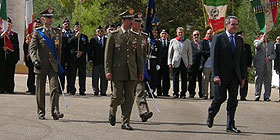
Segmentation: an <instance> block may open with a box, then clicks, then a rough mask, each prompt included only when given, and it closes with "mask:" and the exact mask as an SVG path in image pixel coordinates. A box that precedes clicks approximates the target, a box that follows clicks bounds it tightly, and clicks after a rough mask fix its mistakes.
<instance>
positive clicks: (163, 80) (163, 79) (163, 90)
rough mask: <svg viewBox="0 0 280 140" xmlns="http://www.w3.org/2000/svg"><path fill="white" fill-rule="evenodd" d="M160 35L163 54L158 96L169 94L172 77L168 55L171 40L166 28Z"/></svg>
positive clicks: (161, 56)
mask: <svg viewBox="0 0 280 140" xmlns="http://www.w3.org/2000/svg"><path fill="white" fill-rule="evenodd" d="M160 37H161V38H160V39H159V42H160V43H159V44H160V45H161V47H160V48H161V55H160V56H159V57H160V59H161V63H160V69H159V71H158V76H157V96H162V95H163V96H169V93H168V92H169V88H170V78H169V67H168V64H167V57H168V48H169V44H170V40H169V39H168V33H167V31H166V30H165V29H163V30H162V31H161V33H160Z"/></svg>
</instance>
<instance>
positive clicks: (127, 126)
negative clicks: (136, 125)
mask: <svg viewBox="0 0 280 140" xmlns="http://www.w3.org/2000/svg"><path fill="white" fill-rule="evenodd" d="M121 128H122V129H124V130H133V128H132V127H131V126H130V125H129V124H128V123H126V124H123V125H122V127H121Z"/></svg>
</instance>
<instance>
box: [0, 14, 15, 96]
mask: <svg viewBox="0 0 280 140" xmlns="http://www.w3.org/2000/svg"><path fill="white" fill-rule="evenodd" d="M8 22H9V23H12V21H11V19H10V18H8ZM3 32H4V31H3V30H2V29H1V31H0V34H2V33H3ZM7 36H8V37H9V39H10V41H11V44H12V46H13V49H7V50H6V51H4V47H5V45H4V37H1V38H0V66H1V68H0V93H14V87H15V82H14V76H15V68H16V64H17V62H18V61H19V41H18V34H17V33H15V32H13V31H11V30H9V31H7Z"/></svg>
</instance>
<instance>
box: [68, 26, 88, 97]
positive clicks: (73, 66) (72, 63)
mask: <svg viewBox="0 0 280 140" xmlns="http://www.w3.org/2000/svg"><path fill="white" fill-rule="evenodd" d="M74 32H75V33H74V34H73V35H72V36H71V37H70V38H69V39H68V43H69V50H70V55H69V60H68V62H69V64H68V71H69V74H70V77H71V80H70V94H71V95H75V93H76V88H75V81H76V75H77V71H78V70H79V71H78V72H79V73H78V75H79V86H80V89H79V91H80V92H79V93H80V95H86V94H85V91H86V52H87V47H88V37H87V35H85V34H83V33H81V26H80V24H79V22H76V23H75V26H74Z"/></svg>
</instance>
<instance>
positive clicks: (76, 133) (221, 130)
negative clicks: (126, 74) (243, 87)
mask: <svg viewBox="0 0 280 140" xmlns="http://www.w3.org/2000/svg"><path fill="white" fill-rule="evenodd" d="M26 78H27V77H26V75H16V90H15V91H16V92H17V93H16V94H15V95H12V94H0V110H1V112H0V139H1V140H8V139H26V140H38V139H47V140H48V139H59V140H66V139H67V140H69V139H74V140H77V139H79V140H84V139H94V140H100V139H102V140H105V139H111V140H112V139H136V140H138V139H139V140H143V139H152V140H154V139H166V140H170V139H172V140H177V139H178V140H179V139H188V140H192V139H195V140H200V139H203V140H208V139H209V140H211V139H213V140H225V139H233V140H235V139H244V140H245V139H246V140H247V139H252V140H279V139H280V102H277V101H278V91H276V89H273V90H272V98H271V99H272V101H271V102H263V101H260V102H255V101H253V99H254V97H253V94H254V92H253V90H254V86H253V85H250V92H249V97H248V99H249V101H245V102H241V101H240V102H239V106H238V109H237V113H236V125H237V127H238V128H239V129H241V130H242V132H243V133H241V134H238V135H234V134H227V133H226V132H225V122H226V112H225V107H226V104H223V106H222V108H221V110H220V112H219V114H218V115H217V117H216V118H215V122H214V126H213V128H212V129H209V128H207V126H206V125H205V120H206V117H207V109H208V107H209V105H210V103H211V101H210V100H199V99H184V100H180V99H172V98H158V99H156V101H157V103H158V105H159V107H160V112H156V111H155V106H154V104H153V103H152V101H151V99H148V100H149V105H150V108H151V110H152V111H153V112H154V116H153V118H152V119H151V120H149V121H148V122H147V123H142V122H141V121H140V119H139V117H138V110H137V108H136V106H134V108H133V113H132V116H131V119H132V121H131V122H132V123H131V125H132V126H133V127H134V129H135V130H134V131H124V130H121V129H120V111H118V115H117V122H118V123H117V124H116V126H114V127H111V126H110V125H109V123H108V121H107V117H108V109H109V108H108V105H109V102H110V97H109V96H107V97H96V96H93V94H92V89H91V82H90V81H91V79H87V94H88V95H87V96H83V97H80V96H69V95H67V96H66V100H67V103H68V105H69V107H67V108H66V107H64V106H63V102H62V98H61V100H60V105H61V111H62V112H63V113H64V114H65V117H64V118H63V119H60V120H59V121H54V120H52V119H51V115H50V113H49V112H50V107H49V103H48V102H47V104H46V108H47V113H48V114H47V116H46V118H47V120H44V121H40V120H38V119H37V114H36V101H35V96H34V95H26V94H25V93H23V92H24V91H26V86H25V85H26ZM108 94H109V92H108ZM48 100H49V96H47V101H48Z"/></svg>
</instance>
